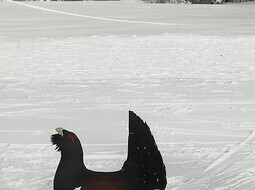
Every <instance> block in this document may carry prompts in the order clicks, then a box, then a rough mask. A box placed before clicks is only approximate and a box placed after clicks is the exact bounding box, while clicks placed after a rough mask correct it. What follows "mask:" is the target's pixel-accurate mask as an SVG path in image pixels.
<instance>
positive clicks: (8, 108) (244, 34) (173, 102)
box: [0, 2, 255, 190]
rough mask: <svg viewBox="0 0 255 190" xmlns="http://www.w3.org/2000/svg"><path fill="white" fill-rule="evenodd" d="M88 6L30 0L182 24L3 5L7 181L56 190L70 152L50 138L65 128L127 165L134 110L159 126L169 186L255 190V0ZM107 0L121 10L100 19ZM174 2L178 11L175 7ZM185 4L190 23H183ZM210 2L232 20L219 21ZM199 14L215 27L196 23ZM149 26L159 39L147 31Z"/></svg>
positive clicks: (0, 165)
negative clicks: (57, 175)
mask: <svg viewBox="0 0 255 190" xmlns="http://www.w3.org/2000/svg"><path fill="white" fill-rule="evenodd" d="M86 3H87V4H86ZM86 3H85V2H79V3H61V2H44V3H42V2H36V3H29V4H31V5H35V6H44V7H46V8H47V9H54V10H60V11H64V12H69V13H76V14H82V15H91V14H90V13H93V11H94V15H93V16H98V17H103V18H114V19H118V20H132V21H135V20H136V19H137V20H138V21H142V22H143V21H146V22H158V23H159V22H160V23H161V22H162V23H174V25H171V26H167V27H166V26H163V25H160V26H158V25H152V24H148V25H147V24H142V22H140V24H135V23H132V24H131V23H116V22H109V23H108V22H106V21H104V22H103V21H97V20H93V19H88V18H78V17H75V16H70V15H63V14H62V15H61V14H57V13H50V12H48V11H43V10H38V9H37V10H36V9H33V8H31V7H30V8H29V7H23V6H20V5H16V4H11V3H10V2H2V3H1V4H0V15H1V16H0V25H1V29H0V35H1V37H0V50H1V51H0V68H1V69H0V92H1V93H0V100H1V101H0V117H1V118H0V134H1V138H0V189H1V190H2V189H3V190H12V189H16V188H18V189H20V190H27V189H33V190H45V189H46V190H47V189H52V180H53V176H54V172H55V170H56V167H57V164H58V162H59V158H60V155H59V153H57V152H56V151H55V150H54V147H53V146H51V144H50V135H51V134H52V133H54V129H55V128H56V127H63V128H67V129H69V130H72V131H74V132H75V133H76V134H78V136H79V138H80V140H81V142H82V143H83V148H84V159H85V163H86V165H87V167H89V168H90V169H94V170H103V171H112V170H117V169H119V168H120V167H121V166H122V164H123V161H124V160H125V158H126V154H127V152H126V150H127V123H128V121H127V114H128V112H127V111H128V110H129V109H131V110H134V111H135V112H136V113H137V114H138V115H140V116H141V118H143V119H145V120H146V121H147V123H148V125H149V126H151V130H152V132H153V134H154V136H155V138H156V141H157V142H158V145H159V148H160V150H161V152H162V155H163V158H164V160H165V163H166V166H167V177H168V186H167V190H170V189H175V190H177V189H178V190H186V189H187V190H200V189H201V190H204V189H208V190H213V189H217V190H226V189H228V190H232V189H238V190H248V189H254V188H255V166H254V163H255V154H254V148H255V143H254V138H255V132H254V131H255V119H254V114H255V34H254V31H255V30H252V29H253V27H254V22H253V24H252V22H251V20H252V19H254V18H255V17H254V16H255V12H254V11H253V12H252V11H249V10H254V8H255V4H254V3H247V4H246V3H245V4H242V5H239V4H238V6H237V4H227V5H223V6H209V5H205V6H193V5H185V6H183V5H180V6H177V5H165V6H162V5H160V6H159V5H155V7H154V6H153V5H147V4H142V3H138V4H136V3H130V4H129V3H127V2H125V3H124V2H122V3H120V2H115V3H113V2H105V3H103V5H102V4H99V3H98V2H86ZM85 5H86V6H85ZM104 5H105V6H106V7H108V8H109V7H112V14H113V15H114V16H112V17H111V15H110V16H109V15H107V11H106V12H101V15H100V13H99V11H98V9H99V7H100V6H104ZM124 5H126V6H124ZM116 7H117V8H118V9H122V10H119V12H118V9H117V8H116ZM162 7H163V8H162ZM160 8H162V9H163V11H162V12H163V13H164V14H165V16H166V17H164V18H163V13H162V12H161V11H160V10H161V9H160ZM166 8H168V9H170V10H175V11H173V12H171V13H169V15H167V14H166V12H164V11H165V10H166ZM83 9H85V10H86V11H89V10H91V12H82V10H83ZM101 9H103V8H101ZM176 9H177V10H176ZM183 9H184V10H186V11H187V12H186V14H187V15H188V16H187V20H185V16H183V17H181V18H180V20H178V19H177V18H179V17H178V16H179V15H178V11H179V12H180V11H182V10H183ZM205 9H207V11H208V10H211V11H212V12H210V13H209V15H221V14H226V13H227V15H228V17H226V18H225V17H224V19H222V22H220V23H217V22H219V21H220V20H219V17H207V18H205V16H206V15H207V12H206V11H205ZM138 10H139V11H141V12H139V11H138ZM142 10H143V11H142ZM148 10H150V11H151V14H152V15H151V17H149V16H148V14H149V13H148V12H147V11H148ZM245 10H246V11H245ZM97 11H98V12H97ZM129 11H131V12H132V11H133V12H132V13H133V14H129V13H128V12H129ZM238 11H240V13H242V16H237V15H236V14H237V12H238ZM13 12H15V14H13ZM246 12H247V14H245V13H246ZM10 13H12V14H10ZM85 13H86V14H85ZM117 13H119V15H118V14H117ZM157 13H158V14H157ZM216 13H217V14H216ZM135 14H137V15H135ZM198 14H200V15H201V16H200V17H201V22H202V23H206V22H207V23H208V24H207V25H206V26H205V25H203V26H201V25H199V26H198V25H196V23H198V21H196V19H195V18H196V15H198ZM22 15H25V16H22ZM31 15H34V17H30V16H31ZM53 15H54V17H53ZM139 15H140V17H139ZM189 15H193V17H192V18H190V17H189ZM142 16H146V17H144V18H147V19H142ZM136 17H137V18H136ZM168 18H171V19H168ZM237 18H238V20H236V19H237ZM38 19H39V20H40V22H39V23H38ZM65 20H66V22H64V21H65ZM209 21H210V22H209ZM253 21H254V20H253ZM176 23H179V25H176ZM222 23H224V24H222ZM223 25H226V26H223ZM79 26H80V27H79ZM118 26H119V27H120V29H119V30H118ZM179 26H183V27H184V28H185V27H187V28H186V29H188V28H190V30H188V31H186V30H184V29H183V28H178V27H179ZM219 26H222V28H219ZM110 28H111V29H110ZM144 28H146V29H148V30H147V32H146V33H147V34H150V33H151V34H152V35H142V34H141V33H142V32H141V29H144ZM174 28H177V29H176V30H174ZM198 28H201V29H202V30H201V33H200V32H198ZM217 28H218V29H219V30H217ZM61 29H62V30H64V31H61ZM100 29H101V30H100ZM107 29H109V30H107ZM124 29H125V30H124ZM221 29H222V30H221ZM234 29H235V31H234ZM113 31H117V32H116V33H115V32H113ZM176 31H179V32H180V33H182V34H179V32H178V33H177V32H176ZM58 32H59V36H58V37H56V36H57V35H58ZM207 32H208V34H206V33H207ZM211 32H213V34H214V35H209V34H212V33H211ZM91 33H95V35H91ZM170 33H171V34H170ZM106 34H110V35H106ZM113 34H114V35H113Z"/></svg>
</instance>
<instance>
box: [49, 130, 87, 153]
mask: <svg viewBox="0 0 255 190" xmlns="http://www.w3.org/2000/svg"><path fill="white" fill-rule="evenodd" d="M56 131H57V134H53V135H52V136H51V142H52V144H53V145H56V150H57V151H61V153H62V154H68V155H69V156H72V155H76V154H83V151H82V146H81V143H80V141H79V139H78V137H77V136H76V135H75V134H74V133H73V132H70V131H67V130H65V129H63V128H57V129H56Z"/></svg>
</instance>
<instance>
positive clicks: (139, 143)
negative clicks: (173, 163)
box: [123, 111, 167, 190]
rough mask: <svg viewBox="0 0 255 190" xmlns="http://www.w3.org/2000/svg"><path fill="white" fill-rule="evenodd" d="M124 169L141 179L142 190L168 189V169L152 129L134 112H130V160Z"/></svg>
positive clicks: (128, 159)
mask: <svg viewBox="0 0 255 190" xmlns="http://www.w3.org/2000/svg"><path fill="white" fill-rule="evenodd" d="M134 166H135V167H134ZM130 168H132V171H129V169H130ZM123 169H124V170H127V172H131V175H135V176H137V177H138V178H139V179H140V182H139V183H141V188H142V189H146V190H154V189H160V190H163V189H165V187H166V183H167V181H166V168H165V165H164V163H163V159H162V156H161V154H160V152H159V150H158V147H157V145H156V142H155V140H154V137H153V135H152V133H151V131H150V128H149V127H148V125H147V124H146V123H144V122H143V120H142V119H141V118H140V117H138V116H137V115H136V114H135V113H134V112H132V111H130V112H129V138H128V158H127V161H126V162H125V164H124V166H123Z"/></svg>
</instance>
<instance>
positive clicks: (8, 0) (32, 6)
mask: <svg viewBox="0 0 255 190" xmlns="http://www.w3.org/2000/svg"><path fill="white" fill-rule="evenodd" d="M6 1H7V2H10V3H14V4H16V5H21V6H25V7H29V8H33V9H38V10H42V11H47V12H51V13H57V14H63V15H68V16H74V17H81V18H87V19H94V20H103V21H108V22H121V23H131V24H146V25H163V26H173V25H177V24H173V23H163V22H144V21H135V20H121V19H112V18H105V17H97V16H89V15H82V14H75V13H69V12H64V11H59V10H54V9H47V8H43V7H39V6H35V5H29V4H26V3H21V2H16V1H13V0H6ZM178 25H183V24H178Z"/></svg>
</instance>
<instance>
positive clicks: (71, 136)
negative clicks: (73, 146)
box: [67, 135, 74, 143]
mask: <svg viewBox="0 0 255 190" xmlns="http://www.w3.org/2000/svg"><path fill="white" fill-rule="evenodd" d="M67 138H68V139H69V140H70V141H71V142H72V143H74V136H73V135H68V136H67Z"/></svg>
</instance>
